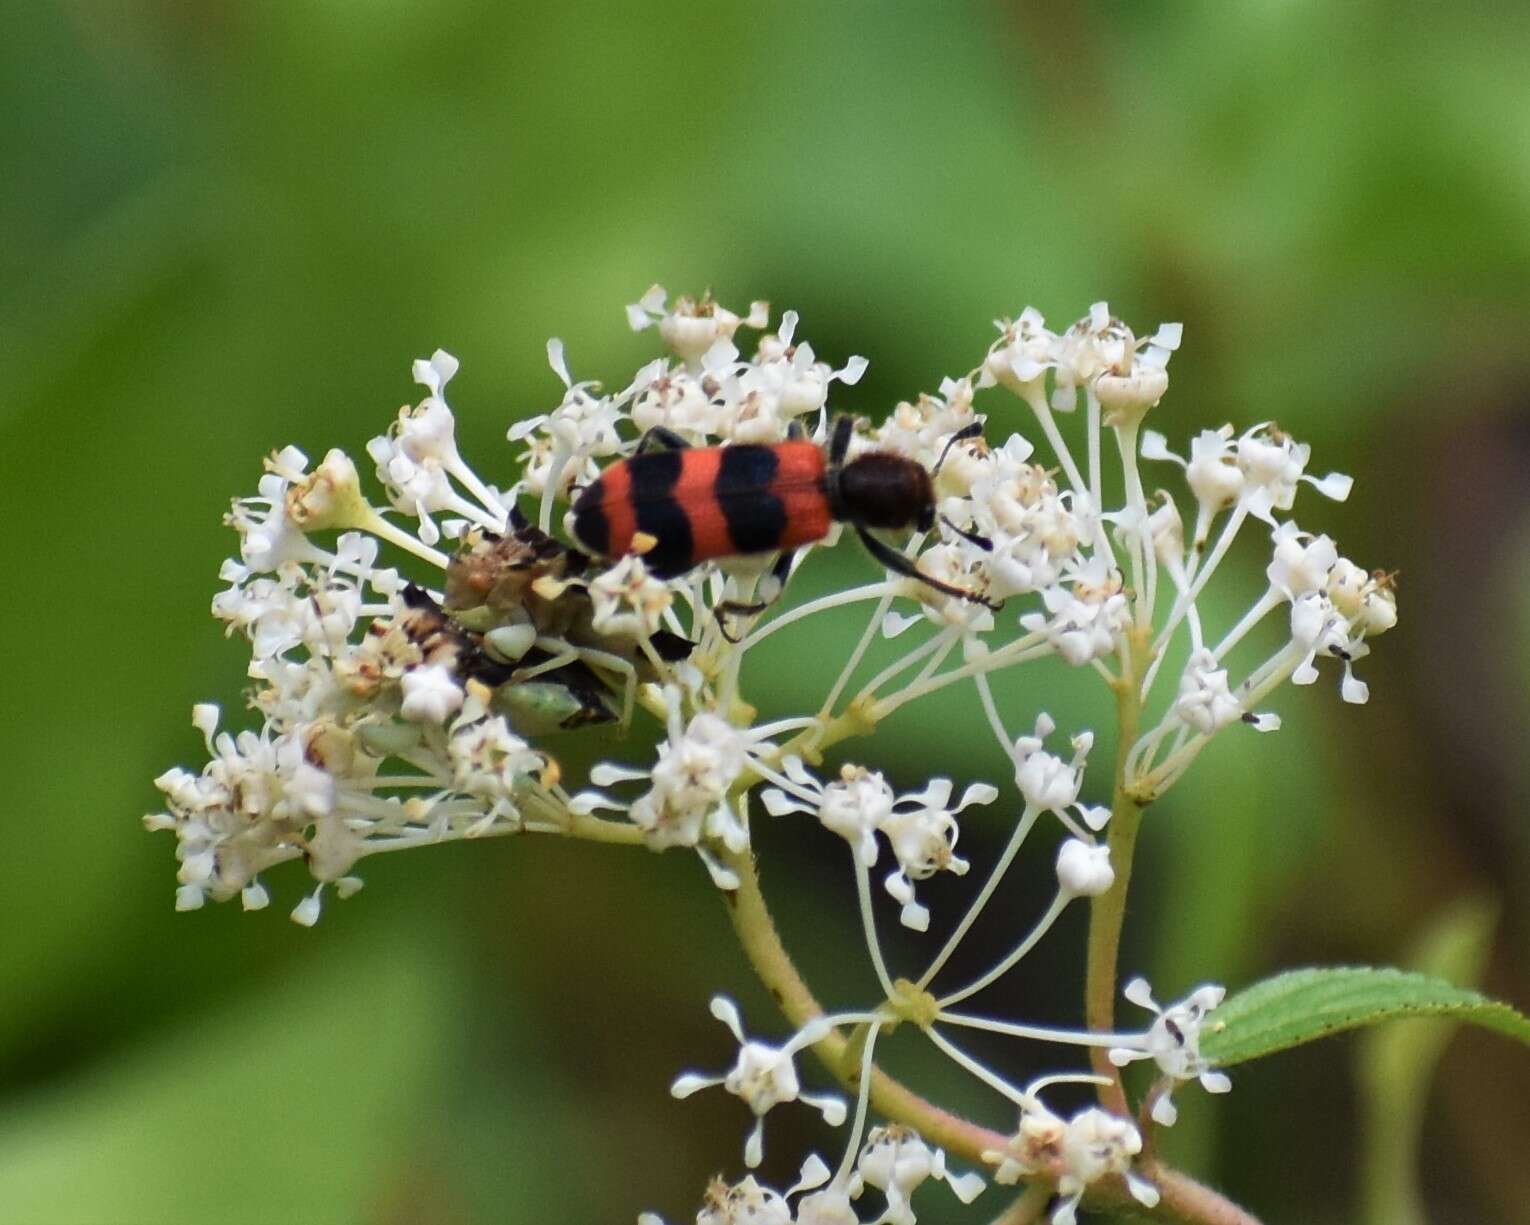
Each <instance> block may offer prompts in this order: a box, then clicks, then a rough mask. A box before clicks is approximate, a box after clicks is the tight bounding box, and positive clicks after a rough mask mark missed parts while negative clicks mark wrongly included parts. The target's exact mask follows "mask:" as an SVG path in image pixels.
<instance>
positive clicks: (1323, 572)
mask: <svg viewBox="0 0 1530 1225" xmlns="http://www.w3.org/2000/svg"><path fill="white" fill-rule="evenodd" d="M1270 539H1271V540H1273V541H1274V542H1275V550H1274V558H1273V559H1272V560H1271V562H1270V564H1269V566H1268V567H1267V568H1266V569H1265V574H1266V576H1267V577H1268V578H1269V580H1270V586H1272V587H1273V588H1275V590H1277V591H1279V592H1280V593H1281V594H1282V595H1283V596H1285V598H1286V599H1288V600H1295V599H1296V598H1298V597H1299V596H1304V595H1311V594H1312V593H1313V592H1318V591H1323V590H1325V589H1326V588H1327V586H1328V572H1329V571H1330V570H1332V569H1333V567H1334V564H1335V563H1336V562H1337V561H1338V560H1339V550H1338V548H1337V547H1336V546H1335V545H1334V543H1333V541H1332V540H1330V539H1329V538H1328V537H1327V536H1314V535H1312V534H1311V533H1310V532H1304V531H1302V530H1301V529H1300V528H1299V527H1297V526H1296V524H1295V523H1291V522H1286V523H1282V524H1280V525H1279V526H1277V527H1276V528H1275V530H1274V531H1273V532H1271V533H1270Z"/></svg>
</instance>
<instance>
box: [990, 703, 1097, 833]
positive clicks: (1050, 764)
mask: <svg viewBox="0 0 1530 1225" xmlns="http://www.w3.org/2000/svg"><path fill="white" fill-rule="evenodd" d="M1056 730H1057V725H1056V724H1055V723H1053V722H1052V718H1051V716H1050V715H1048V714H1046V713H1045V712H1044V711H1043V712H1042V713H1041V714H1039V715H1037V716H1036V727H1035V730H1034V731H1033V732H1032V733H1031V735H1029V736H1021V737H1020V738H1019V739H1018V740H1016V741H1015V750H1014V762H1015V786H1016V787H1018V788H1019V789H1020V794H1021V795H1022V796H1023V797H1024V798H1025V802H1026V805H1027V806H1028V807H1030V808H1035V809H1038V810H1040V811H1042V812H1054V813H1056V814H1057V815H1058V816H1059V817H1060V818H1061V819H1062V821H1063V824H1065V825H1066V826H1068V828H1069V829H1071V830H1072V831H1073V832H1074V833H1075V834H1077V835H1078V836H1079V837H1080V838H1082V839H1084V840H1085V841H1088V835H1087V834H1085V833H1084V831H1083V830H1081V829H1080V828H1079V827H1078V825H1077V824H1076V823H1075V822H1074V820H1073V818H1072V817H1071V816H1069V810H1070V809H1077V810H1078V814H1079V817H1080V818H1082V820H1083V823H1084V825H1085V827H1087V828H1088V829H1089V830H1091V831H1096V832H1097V831H1099V830H1101V829H1103V828H1104V827H1105V823H1106V821H1108V820H1109V819H1110V810H1109V809H1108V808H1100V807H1092V806H1089V805H1085V804H1080V803H1079V802H1078V796H1079V790H1080V789H1081V788H1082V787H1083V783H1084V767H1085V765H1086V764H1087V759H1088V757H1089V750H1090V749H1091V748H1093V747H1094V733H1093V732H1080V733H1079V734H1078V735H1077V736H1074V737H1073V740H1072V746H1073V757H1072V759H1071V760H1069V761H1064V760H1063V759H1062V758H1061V757H1058V756H1056V755H1055V754H1052V753H1048V752H1047V751H1046V750H1045V749H1044V748H1042V745H1043V743H1044V742H1045V741H1046V738H1047V737H1048V736H1050V735H1051V734H1052V733H1053V732H1054V731H1056Z"/></svg>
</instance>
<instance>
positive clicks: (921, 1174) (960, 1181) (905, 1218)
mask: <svg viewBox="0 0 1530 1225" xmlns="http://www.w3.org/2000/svg"><path fill="white" fill-rule="evenodd" d="M931 1178H935V1179H939V1180H941V1181H942V1182H945V1183H947V1184H949V1186H950V1187H951V1190H952V1191H954V1192H955V1193H956V1197H957V1199H959V1200H961V1202H962V1203H964V1204H970V1203H971V1202H972V1201H973V1200H974V1199H976V1198H977V1196H978V1194H979V1193H980V1192H981V1191H982V1190H983V1180H982V1178H981V1177H979V1176H978V1175H976V1174H965V1175H955V1174H952V1173H951V1172H949V1171H948V1170H947V1169H946V1155H945V1152H944V1151H943V1150H941V1149H938V1148H934V1149H932V1148H931V1147H930V1146H929V1145H928V1144H926V1143H925V1142H924V1140H923V1139H922V1138H921V1137H920V1135H919V1133H918V1132H916V1131H914V1130H913V1129H912V1128H910V1127H904V1126H902V1125H900V1124H890V1125H888V1126H886V1127H874V1128H872V1129H871V1131H870V1132H868V1133H867V1136H866V1142H865V1143H864V1144H863V1145H862V1146H861V1153H860V1157H859V1158H858V1159H857V1160H856V1163H855V1173H854V1175H852V1176H851V1179H850V1186H849V1192H850V1195H851V1197H852V1198H854V1199H859V1198H860V1196H861V1193H862V1191H864V1190H865V1188H867V1187H875V1188H876V1189H877V1190H878V1191H880V1192H882V1194H883V1195H884V1196H885V1197H886V1199H887V1210H886V1212H885V1213H884V1214H883V1216H882V1217H881V1219H882V1220H883V1221H888V1222H891V1225H916V1218H915V1216H914V1209H913V1205H912V1203H911V1202H910V1201H911V1198H912V1196H913V1194H914V1192H915V1191H916V1190H918V1188H919V1187H920V1186H921V1185H922V1184H923V1183H924V1182H926V1181H927V1180H928V1179H931Z"/></svg>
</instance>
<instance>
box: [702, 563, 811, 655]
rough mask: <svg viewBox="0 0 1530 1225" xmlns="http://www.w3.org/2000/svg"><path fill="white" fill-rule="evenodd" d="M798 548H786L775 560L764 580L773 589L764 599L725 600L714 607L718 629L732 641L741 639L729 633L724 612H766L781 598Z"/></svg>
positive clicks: (736, 614)
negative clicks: (747, 600)
mask: <svg viewBox="0 0 1530 1225" xmlns="http://www.w3.org/2000/svg"><path fill="white" fill-rule="evenodd" d="M798 552H799V550H797V549H786V550H785V551H783V552H782V553H781V555H780V556H778V557H777V558H776V560H775V564H774V565H772V566H771V567H770V570H769V572H768V573H766V574H765V575H764V581H765V582H767V583H770V584H771V585H772V587H773V590H769V594H768V595H766V597H765V598H764V599H762V600H752V601H750V602H748V603H745V602H744V601H742V600H724V601H722V603H720V604H718V605H717V606H716V607H715V608H713V609H712V615H713V616H714V617H716V618H717V630H718V633H720V634H721V635H722V636H723V637H724V638H726V639H727V640H728V641H729V642H731V643H735V644H736V643H738V642H739V641H740V639H738V638H735V637H734V636H733V635H732V634H730V633H728V627H727V625H726V623H725V622H724V621H723V616H724V614H726V615H728V616H730V617H753V616H757V615H758V614H760V613H762V612H764V611H765V610H766V609H767V608H769V607H770V606H771V605H772V604H774V603H775V602H776V601H777V600H779V599H780V598H781V592H782V589H783V588H785V586H786V580H787V579H788V578H790V577H791V573H792V562H793V561H795V560H796V557H797V553H798Z"/></svg>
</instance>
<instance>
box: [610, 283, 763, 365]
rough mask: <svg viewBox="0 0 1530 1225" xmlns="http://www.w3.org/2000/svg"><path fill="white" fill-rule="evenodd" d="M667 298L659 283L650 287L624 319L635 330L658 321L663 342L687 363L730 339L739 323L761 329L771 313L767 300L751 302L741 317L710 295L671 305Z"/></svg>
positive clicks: (689, 363)
mask: <svg viewBox="0 0 1530 1225" xmlns="http://www.w3.org/2000/svg"><path fill="white" fill-rule="evenodd" d="M668 297H669V295H668V294H667V293H666V292H665V290H664V287H663V286H662V285H654V286H652V287H650V288H649V290H648V292H647V293H645V294H644V295H643V296H642V297H641V298H640V299H639V300H638V301H637V302H635V303H634V304H633V305H631V306H629V307H628V308H627V322H628V323H629V324H631V326H632V330H633V331H635V332H640V331H642V330H643V329H644V328H647V327H651V326H652V325H653V324H655V323H657V324H658V325H659V335H661V336H662V337H663V338H664V343H665V344H667V345H668V346H669V347H670V348H671V349H673V350H674V351H675V353H676V354H677V355H678V356H679V357H680V359H681V360H682V361H684V362H685V363H686V364H687V365H688V366H694V365H695V364H696V363H698V362H700V360H701V358H702V356H703V355H704V354H705V353H706V352H707V350H709V349H710V348H711V347H712V346H713V345H715V344H716V343H717V342H718V341H720V340H721V341H726V340H731V339H732V337H733V333H734V332H735V331H737V330H738V328H739V326H740V325H743V326H746V327H752V328H761V327H764V326H765V324H766V322H767V321H768V319H769V316H770V304H769V303H767V302H752V303H750V306H749V314H748V315H747V316H745V317H744V318H740V317H739V316H738V315H735V314H734V313H733V312H732V311H730V310H728V309H727V308H725V307H723V306H721V305H719V304H718V303H717V302H716V301H714V300H713V298H712V295H711V294H706V295H704V296H703V297H702V298H701V299H700V300H699V301H698V300H697V299H695V298H689V297H682V298H677V299H676V300H675V303H674V305H673V306H671V305H669V304H668Z"/></svg>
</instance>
